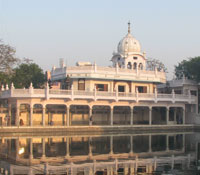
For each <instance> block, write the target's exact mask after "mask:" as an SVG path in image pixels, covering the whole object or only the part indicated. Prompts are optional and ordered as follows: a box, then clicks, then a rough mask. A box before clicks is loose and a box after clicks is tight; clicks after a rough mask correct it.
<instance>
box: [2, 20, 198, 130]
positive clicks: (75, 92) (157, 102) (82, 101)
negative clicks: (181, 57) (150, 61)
mask: <svg viewBox="0 0 200 175" xmlns="http://www.w3.org/2000/svg"><path fill="white" fill-rule="evenodd" d="M146 60H147V59H146V54H145V52H142V51H141V46H140V43H139V41H138V40H136V39H135V38H134V37H133V36H132V35H131V31H130V23H129V25H128V34H127V35H126V36H125V37H124V38H123V39H122V40H121V41H120V42H119V44H118V47H117V52H116V53H115V52H114V53H113V56H112V59H111V61H112V66H109V67H100V66H97V65H96V64H95V63H94V64H92V63H90V62H77V64H76V66H73V67H69V66H65V65H64V62H63V61H61V63H60V67H59V68H56V67H55V66H54V67H53V68H52V71H51V82H59V83H60V84H61V87H60V89H50V88H49V86H48V85H47V86H46V88H45V89H34V88H33V86H34V85H31V86H30V88H29V89H15V88H14V85H11V87H10V89H9V88H8V87H6V89H4V90H3V91H2V92H1V95H0V98H1V100H2V101H3V100H4V102H5V100H6V102H5V103H7V106H8V115H9V116H10V117H11V120H9V122H7V124H8V125H17V126H18V125H20V121H23V124H24V125H28V126H38V125H39V126H49V125H52V126H55V125H56V126H57V125H62V126H66V127H69V126H76V125H79V126H82V125H87V126H94V125H96V126H102V125H108V126H115V125H116V126H119V125H126V126H127V125H128V126H134V125H141V126H143V125H144V126H145V125H176V124H185V121H186V117H188V116H185V105H186V104H189V105H194V104H196V98H194V97H193V96H192V95H191V94H187V95H185V94H175V93H174V91H173V90H172V93H171V94H163V93H162V94H159V93H158V92H157V85H158V84H162V83H165V82H166V75H165V72H164V71H162V70H157V69H155V70H147V68H146ZM3 104H4V103H3V102H2V105H3Z"/></svg>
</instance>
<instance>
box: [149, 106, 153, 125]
mask: <svg viewBox="0 0 200 175" xmlns="http://www.w3.org/2000/svg"><path fill="white" fill-rule="evenodd" d="M149 125H152V107H149Z"/></svg>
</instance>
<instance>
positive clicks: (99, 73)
mask: <svg viewBox="0 0 200 175" xmlns="http://www.w3.org/2000/svg"><path fill="white" fill-rule="evenodd" d="M66 75H70V77H71V78H73V77H93V78H105V79H106V78H107V79H108V78H115V79H124V80H126V79H129V80H137V81H140V80H141V81H156V82H162V83H165V82H166V75H165V72H163V71H157V69H155V70H154V71H149V70H139V69H136V70H135V69H122V68H118V67H101V66H96V65H91V66H74V67H63V68H55V69H53V70H52V71H51V78H52V80H53V81H55V80H58V79H62V78H63V77H64V76H66Z"/></svg>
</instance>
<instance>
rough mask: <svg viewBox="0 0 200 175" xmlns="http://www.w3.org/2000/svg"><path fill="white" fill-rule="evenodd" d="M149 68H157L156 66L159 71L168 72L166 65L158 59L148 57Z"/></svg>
mask: <svg viewBox="0 0 200 175" xmlns="http://www.w3.org/2000/svg"><path fill="white" fill-rule="evenodd" d="M146 67H147V70H151V71H153V70H155V68H157V70H158V71H164V72H167V68H166V67H165V65H164V64H163V63H162V62H161V61H160V60H157V59H152V58H148V59H147V65H146Z"/></svg>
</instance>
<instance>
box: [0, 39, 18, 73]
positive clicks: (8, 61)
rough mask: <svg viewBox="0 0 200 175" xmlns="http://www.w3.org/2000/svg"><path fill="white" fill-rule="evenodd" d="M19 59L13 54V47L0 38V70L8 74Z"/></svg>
mask: <svg viewBox="0 0 200 175" xmlns="http://www.w3.org/2000/svg"><path fill="white" fill-rule="evenodd" d="M18 61H19V59H18V58H16V56H15V49H14V48H13V47H11V46H9V45H6V44H4V43H3V42H2V41H1V40H0V72H3V73H5V74H10V73H11V72H12V69H13V67H14V66H15V65H16V64H17V63H18Z"/></svg>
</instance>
